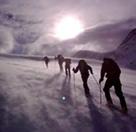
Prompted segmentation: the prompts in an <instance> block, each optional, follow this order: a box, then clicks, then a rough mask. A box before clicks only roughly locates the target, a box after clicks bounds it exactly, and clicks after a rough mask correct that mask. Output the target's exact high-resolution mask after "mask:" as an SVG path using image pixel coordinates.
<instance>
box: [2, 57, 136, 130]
mask: <svg viewBox="0 0 136 132" xmlns="http://www.w3.org/2000/svg"><path fill="white" fill-rule="evenodd" d="M0 64H1V65H0V132H135V130H136V125H135V124H136V104H135V102H136V88H135V86H136V81H135V78H136V71H132V70H128V69H122V76H121V80H122V83H123V92H124V95H125V97H126V101H127V104H128V109H129V115H128V116H125V115H123V114H121V113H120V112H119V111H117V110H109V109H108V108H107V107H106V106H105V98H104V95H103V101H102V105H100V104H99V88H98V86H97V84H96V82H95V80H94V79H93V78H92V76H90V78H89V80H88V82H89V86H90V91H91V95H92V98H91V99H87V98H86V97H85V96H84V90H83V87H82V81H81V78H80V74H79V73H77V74H76V75H75V79H74V75H73V74H72V76H71V78H68V77H66V76H65V74H64V73H60V72H59V68H58V65H57V63H56V62H55V61H51V62H50V63H49V68H48V69H47V68H46V67H45V65H44V62H43V61H37V60H31V59H19V58H7V57H0ZM75 65H76V62H73V63H72V67H73V66H75ZM91 66H92V67H93V71H94V75H95V77H96V78H97V79H98V78H99V72H100V64H99V63H95V61H94V62H93V61H92V62H91ZM112 91H113V90H112ZM112 97H113V100H114V102H115V104H117V105H118V106H119V107H120V105H119V100H118V98H117V97H116V96H115V94H114V92H112Z"/></svg>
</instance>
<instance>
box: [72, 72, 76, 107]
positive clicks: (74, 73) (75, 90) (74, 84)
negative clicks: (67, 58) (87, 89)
mask: <svg viewBox="0 0 136 132" xmlns="http://www.w3.org/2000/svg"><path fill="white" fill-rule="evenodd" d="M73 80H74V91H75V98H76V86H75V80H76V79H75V73H73ZM75 100H76V99H75ZM75 106H76V101H75Z"/></svg>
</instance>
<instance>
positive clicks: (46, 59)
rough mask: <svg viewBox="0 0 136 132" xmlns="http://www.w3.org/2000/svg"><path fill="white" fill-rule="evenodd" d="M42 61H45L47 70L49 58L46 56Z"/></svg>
mask: <svg viewBox="0 0 136 132" xmlns="http://www.w3.org/2000/svg"><path fill="white" fill-rule="evenodd" d="M43 60H44V61H45V65H46V67H47V68H48V63H49V61H50V60H49V58H48V56H45V57H44V58H43Z"/></svg>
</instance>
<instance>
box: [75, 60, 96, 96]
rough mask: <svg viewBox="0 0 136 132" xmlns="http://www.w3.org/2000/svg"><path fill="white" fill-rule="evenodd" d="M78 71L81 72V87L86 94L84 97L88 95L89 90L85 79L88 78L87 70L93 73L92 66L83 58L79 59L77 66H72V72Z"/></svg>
mask: <svg viewBox="0 0 136 132" xmlns="http://www.w3.org/2000/svg"><path fill="white" fill-rule="evenodd" d="M78 71H80V74H81V79H82V81H83V87H84V91H85V95H86V97H89V96H90V90H89V87H88V83H87V81H88V78H89V71H90V73H91V74H93V70H92V67H91V66H89V65H88V64H87V62H86V61H85V60H80V61H79V63H78V65H77V67H76V68H73V72H74V73H77V72H78Z"/></svg>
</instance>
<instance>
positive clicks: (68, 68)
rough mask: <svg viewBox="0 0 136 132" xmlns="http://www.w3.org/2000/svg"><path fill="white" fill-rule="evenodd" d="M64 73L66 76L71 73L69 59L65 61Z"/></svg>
mask: <svg viewBox="0 0 136 132" xmlns="http://www.w3.org/2000/svg"><path fill="white" fill-rule="evenodd" d="M64 61H65V73H66V76H69V77H70V76H71V71H70V64H71V59H69V58H66V59H65V60H64Z"/></svg>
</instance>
